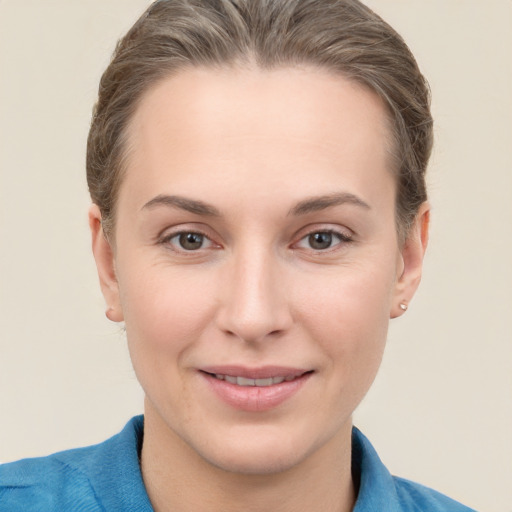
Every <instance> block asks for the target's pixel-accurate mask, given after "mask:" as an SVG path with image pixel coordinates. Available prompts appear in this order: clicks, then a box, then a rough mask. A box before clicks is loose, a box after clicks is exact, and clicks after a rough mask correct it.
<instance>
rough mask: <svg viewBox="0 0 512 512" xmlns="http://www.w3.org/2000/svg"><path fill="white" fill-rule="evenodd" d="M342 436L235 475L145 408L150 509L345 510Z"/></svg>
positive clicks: (346, 453)
mask: <svg viewBox="0 0 512 512" xmlns="http://www.w3.org/2000/svg"><path fill="white" fill-rule="evenodd" d="M343 434H344V435H343V436H341V435H339V437H340V438H339V439H338V438H337V437H335V438H333V439H332V440H331V441H329V442H328V443H326V444H325V445H323V446H322V447H320V448H319V449H318V450H317V451H316V452H315V453H312V454H311V455H309V456H308V457H307V458H306V459H305V460H303V461H302V462H301V463H300V464H297V465H295V466H294V467H292V468H289V469H287V470H285V471H281V472H279V473H269V474H240V473H234V472H230V471H226V470H224V469H221V468H219V467H216V466H214V465H212V464H211V463H209V462H208V461H206V460H205V459H203V458H202V457H201V456H200V455H199V454H197V453H196V452H195V451H194V450H193V449H192V448H191V447H190V446H189V445H188V444H187V443H186V442H184V441H183V440H182V439H181V438H180V437H178V436H177V435H176V434H175V433H174V432H173V431H172V430H171V429H170V428H169V427H168V426H167V425H166V424H165V423H164V422H163V420H162V419H161V418H160V417H159V416H158V415H157V414H156V411H154V410H153V411H149V410H148V407H147V406H146V417H145V422H144V442H143V448H142V456H141V468H142V475H143V479H144V484H145V486H146V489H147V492H148V495H149V498H150V500H151V503H152V505H153V508H154V510H155V512H171V511H172V512H192V511H194V512H195V511H196V510H205V509H208V510H209V511H210V512H239V511H240V510H244V511H245V512H266V511H267V510H272V512H288V511H290V512H291V511H293V512H312V511H317V510H322V511H323V512H349V511H351V510H352V507H353V505H354V502H355V492H354V488H353V483H352V476H351V429H350V428H348V429H347V432H344V433H343Z"/></svg>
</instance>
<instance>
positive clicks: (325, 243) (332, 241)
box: [297, 231, 350, 251]
mask: <svg viewBox="0 0 512 512" xmlns="http://www.w3.org/2000/svg"><path fill="white" fill-rule="evenodd" d="M349 241H350V238H349V237H347V236H346V235H342V234H341V233H335V232H333V231H315V232H314V233H310V234H309V235H307V236H305V237H304V238H302V239H301V240H300V241H299V243H298V244H297V245H298V247H300V248H302V249H313V250H315V251H325V250H326V249H330V248H331V247H333V246H335V245H339V244H340V243H342V242H349Z"/></svg>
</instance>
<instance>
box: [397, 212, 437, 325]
mask: <svg viewBox="0 0 512 512" xmlns="http://www.w3.org/2000/svg"><path fill="white" fill-rule="evenodd" d="M429 223H430V205H429V204H428V203H426V202H425V203H423V204H422V205H421V207H420V209H419V210H418V214H417V215H416V219H415V221H414V223H413V225H412V226H411V229H410V231H409V233H408V236H407V239H406V240H405V242H404V244H403V247H402V249H401V265H400V267H401V269H400V272H399V276H398V278H397V281H396V285H395V293H394V298H393V304H392V306H391V312H390V317H391V318H396V317H398V316H401V315H403V314H404V313H405V312H406V311H407V309H408V308H409V303H410V301H411V300H412V298H413V296H414V294H415V293H416V290H417V289H418V286H419V284H420V281H421V274H422V271H423V257H424V256H425V251H426V249H427V245H428V233H429Z"/></svg>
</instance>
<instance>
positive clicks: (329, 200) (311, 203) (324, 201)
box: [288, 192, 371, 215]
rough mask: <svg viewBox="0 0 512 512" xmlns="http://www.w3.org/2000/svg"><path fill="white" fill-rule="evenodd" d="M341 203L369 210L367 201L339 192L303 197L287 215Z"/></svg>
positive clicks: (318, 209)
mask: <svg viewBox="0 0 512 512" xmlns="http://www.w3.org/2000/svg"><path fill="white" fill-rule="evenodd" d="M343 204H351V205H354V206H358V207H360V208H363V209H365V210H371V207H370V205H369V204H368V203H365V202H364V201H363V200H362V199H360V198H359V197H357V196H355V195H354V194H351V193H349V192H339V193H335V194H327V195H323V196H315V197H310V198H307V199H304V200H303V201H300V202H299V203H297V205H296V206H294V207H293V208H292V209H291V210H290V211H289V212H288V215H306V214H308V213H313V212H318V211H321V210H325V209H326V208H331V207H333V206H340V205H343Z"/></svg>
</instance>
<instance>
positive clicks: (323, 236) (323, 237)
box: [309, 233, 332, 249]
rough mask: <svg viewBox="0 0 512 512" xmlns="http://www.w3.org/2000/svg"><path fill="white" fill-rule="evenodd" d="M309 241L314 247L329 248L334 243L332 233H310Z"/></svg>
mask: <svg viewBox="0 0 512 512" xmlns="http://www.w3.org/2000/svg"><path fill="white" fill-rule="evenodd" d="M309 243H310V245H311V247H312V248H313V249H328V248H329V247H330V246H331V243H332V235H331V233H313V234H312V235H309Z"/></svg>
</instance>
